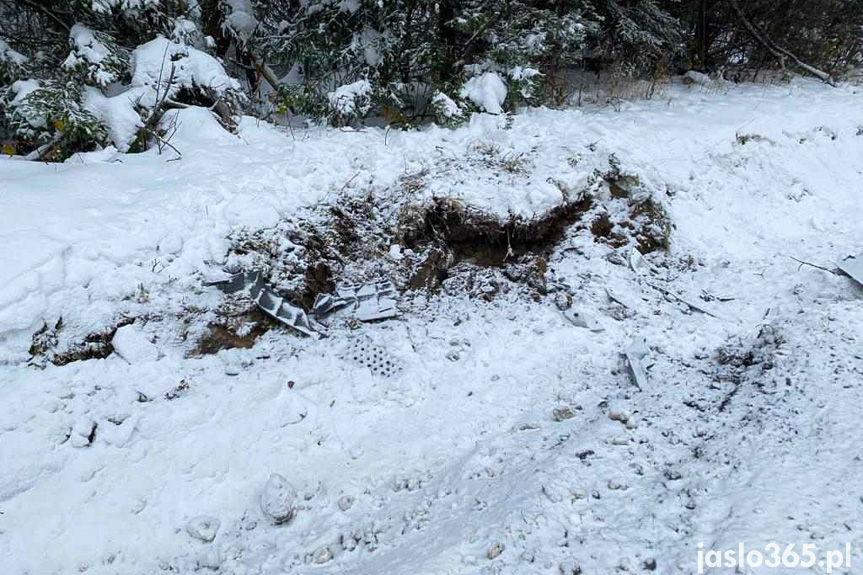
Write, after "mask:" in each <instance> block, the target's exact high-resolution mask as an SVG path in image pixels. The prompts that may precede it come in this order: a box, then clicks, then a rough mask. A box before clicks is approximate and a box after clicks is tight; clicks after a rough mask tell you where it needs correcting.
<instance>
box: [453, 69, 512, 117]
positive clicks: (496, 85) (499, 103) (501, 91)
mask: <svg viewBox="0 0 863 575" xmlns="http://www.w3.org/2000/svg"><path fill="white" fill-rule="evenodd" d="M461 97H462V98H468V99H469V100H470V101H471V102H473V103H474V104H476V105H477V107H479V109H480V110H484V111H486V112H488V113H490V114H502V113H503V102H504V100H506V84H505V83H504V81H503V80H502V79H501V77H500V76H499V75H497V74H496V73H494V72H486V73H485V74H482V75H480V76H474V77H473V78H471V79H470V80H468V81H467V82H465V84H464V86H463V87H462V90H461Z"/></svg>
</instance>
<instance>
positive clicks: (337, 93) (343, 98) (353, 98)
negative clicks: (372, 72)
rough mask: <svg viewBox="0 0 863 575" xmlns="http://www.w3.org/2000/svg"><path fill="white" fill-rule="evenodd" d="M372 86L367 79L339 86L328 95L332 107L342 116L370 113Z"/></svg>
mask: <svg viewBox="0 0 863 575" xmlns="http://www.w3.org/2000/svg"><path fill="white" fill-rule="evenodd" d="M371 93H372V85H371V83H370V82H369V81H368V80H367V79H363V80H357V81H356V82H354V83H352V84H346V85H344V86H339V87H338V88H336V89H335V90H333V91H332V92H329V93H328V94H327V98H328V99H329V101H330V106H331V107H332V109H333V110H335V111H336V113H338V114H339V115H340V116H344V117H351V116H356V115H362V114H365V113H366V112H368V110H369V107H370V106H371V99H370V96H371Z"/></svg>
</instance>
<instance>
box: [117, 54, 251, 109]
mask: <svg viewBox="0 0 863 575" xmlns="http://www.w3.org/2000/svg"><path fill="white" fill-rule="evenodd" d="M172 68H173V71H174V76H173V83H172V85H171V86H170V88H169V95H174V94H176V93H177V92H178V91H180V90H181V89H182V88H190V89H191V88H194V87H205V88H209V89H211V90H213V92H214V93H215V94H216V95H221V94H223V93H224V92H225V91H227V90H237V89H239V83H238V82H237V81H236V80H234V79H233V78H231V77H230V76H228V74H227V73H226V72H225V69H224V68H223V67H222V65H221V64H220V63H219V61H218V60H216V59H215V58H213V57H212V56H210V55H209V54H207V53H205V52H201V51H200V50H197V49H195V48H192V47H191V46H186V45H183V44H179V43H176V42H172V41H170V40H168V39H166V38H162V37H159V38H156V39H154V40H151V41H149V42H147V43H146V44H142V45H140V46H138V47H137V48H135V50H134V51H133V52H132V82H131V86H132V89H133V91H134V90H135V89H136V88H148V90H145V91H143V92H142V94H143V97H144V102H143V103H144V104H145V105H147V106H149V107H152V106H153V105H154V103H155V98H156V92H160V94H161V93H164V90H165V89H166V87H167V82H168V78H170V77H171V70H172ZM160 82H161V84H160Z"/></svg>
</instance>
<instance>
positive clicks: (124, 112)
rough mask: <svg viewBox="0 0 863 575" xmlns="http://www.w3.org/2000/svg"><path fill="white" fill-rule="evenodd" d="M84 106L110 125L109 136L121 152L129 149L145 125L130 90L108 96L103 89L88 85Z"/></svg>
mask: <svg viewBox="0 0 863 575" xmlns="http://www.w3.org/2000/svg"><path fill="white" fill-rule="evenodd" d="M84 107H85V108H86V109H87V110H89V111H90V113H92V114H93V115H94V116H96V118H98V119H99V120H101V121H102V123H104V124H105V126H107V127H108V137H110V138H111V141H112V142H114V145H115V146H116V147H117V148H118V149H119V150H120V151H121V152H125V151H127V150H128V149H129V146H130V145H131V143H132V142H133V141H134V140H135V137H136V136H137V134H138V130H140V129H141V127H142V126H143V125H144V122H143V120H141V116H140V114H138V112H137V111H136V110H135V102H134V99H133V97H132V95H131V94H129V93H128V92H123V93H121V94H117V95H116V96H111V97H108V96H105V95H104V94H103V93H102V91H101V90H98V89H96V88H93V87H90V86H87V87H85V89H84Z"/></svg>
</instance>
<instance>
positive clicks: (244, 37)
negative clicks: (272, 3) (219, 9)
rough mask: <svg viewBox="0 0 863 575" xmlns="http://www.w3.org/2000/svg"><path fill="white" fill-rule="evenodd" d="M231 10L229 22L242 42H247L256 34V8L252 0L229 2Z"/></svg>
mask: <svg viewBox="0 0 863 575" xmlns="http://www.w3.org/2000/svg"><path fill="white" fill-rule="evenodd" d="M226 4H227V6H228V7H229V8H230V12H229V13H228V17H227V22H228V25H229V26H230V27H231V29H232V30H234V32H235V33H236V34H237V36H238V37H239V38H240V40H241V41H243V42H246V41H248V40H249V38H251V37H252V35H253V34H254V33H255V29H256V28H257V27H258V20H257V19H256V18H255V7H254V6H253V5H252V2H251V0H227V2H226Z"/></svg>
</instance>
